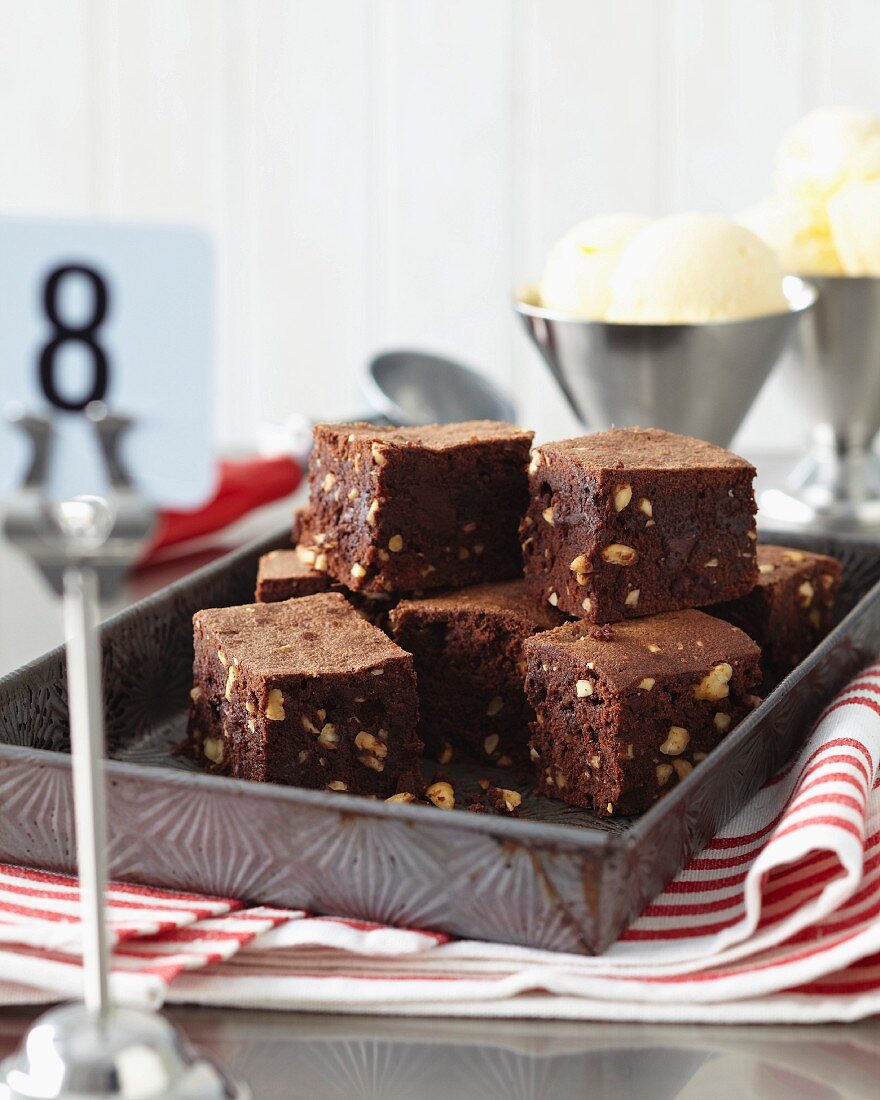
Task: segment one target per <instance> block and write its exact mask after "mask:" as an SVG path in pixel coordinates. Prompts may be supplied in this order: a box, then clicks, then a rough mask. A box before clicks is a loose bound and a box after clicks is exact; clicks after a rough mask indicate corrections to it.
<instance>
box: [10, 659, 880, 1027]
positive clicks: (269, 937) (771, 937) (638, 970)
mask: <svg viewBox="0 0 880 1100" xmlns="http://www.w3.org/2000/svg"><path fill="white" fill-rule="evenodd" d="M878 761H880V664H875V665H872V666H870V667H869V668H867V669H865V670H864V672H862V673H861V674H860V675H859V676H858V677H857V678H856V679H855V680H854V681H853V682H851V683H850V684H849V685H848V687H847V688H846V689H845V691H843V692H842V693H841V695H840V696H839V697H838V698H837V699H836V700H835V701H834V702H833V703H832V704H831V705H830V706H829V707H828V708H827V710H826V711H825V713H824V715H823V716H822V717H821V718H820V720H819V722H818V723H817V725H816V727H815V728H814V730H813V731H812V733H811V735H810V737H809V738H808V740H807V743H806V745H805V747H804V749H803V750H802V752H801V753H800V755H799V756H798V757H797V759H796V760H795V761H793V762H792V764H791V765H790V766H789V768H788V769H787V770H786V771H785V772H784V773H783V774H782V775H779V776H777V777H776V778H775V779H774V780H772V781H771V782H770V783H768V784H767V786H766V787H765V788H764V789H763V790H762V791H760V792H759V793H758V794H757V795H756V796H755V798H753V799H752V801H751V802H750V803H749V804H748V806H746V807H745V809H743V810H742V811H741V812H740V813H739V814H738V815H737V816H736V817H735V818H734V819H733V820H732V821H731V822H730V823H729V824H728V826H727V827H726V828H725V829H724V830H723V832H721V833H720V834H719V835H718V836H717V837H716V838H715V839H714V840H713V841H712V842H711V843H710V844H708V845H707V847H706V848H705V850H704V851H703V852H701V853H700V855H699V856H698V857H697V858H695V859H694V860H692V861H691V863H690V864H689V866H687V867H686V868H685V869H684V870H683V871H682V872H681V873H680V874H679V875H678V877H677V878H676V879H675V880H674V881H673V882H672V883H671V884H670V885H669V887H668V888H667V889H666V890H665V891H664V892H663V894H661V895H660V897H658V898H657V899H656V900H655V901H654V902H653V904H651V905H650V906H648V908H647V909H646V910H645V912H644V913H643V914H642V916H641V917H640V918H639V920H638V921H636V923H635V924H634V925H633V926H632V927H631V928H630V929H629V931H628V932H626V933H625V935H624V936H623V937H622V938H621V939H620V941H618V943H616V944H615V945H614V946H613V947H612V948H611V949H610V950H609V951H608V952H606V953H605V955H603V956H601V957H597V958H590V957H583V956H579V955H565V954H556V953H553V952H548V951H537V950H531V949H529V948H523V947H514V946H506V945H499V944H489V943H477V942H469V941H464V940H453V939H451V938H450V937H448V936H445V935H443V934H442V933H437V932H426V931H418V930H404V929H397V928H387V927H384V926H381V925H376V924H371V923H368V922H364V921H358V920H350V919H346V918H343V917H316V916H311V915H309V914H306V913H304V912H293V911H290V910H281V909H273V908H268V907H263V906H261V907H254V908H243V907H242V906H241V905H240V904H239V903H238V902H237V901H235V900H234V899H231V898H208V897H198V896H193V895H189V894H180V893H175V892H170V891H165V890H151V889H148V888H143V887H135V886H123V885H116V886H114V887H113V888H112V890H111V891H110V894H109V899H108V900H109V906H110V908H109V920H110V927H111V931H112V938H113V942H114V944H115V951H114V959H113V973H112V979H111V980H112V989H113V992H114V994H115V996H116V997H117V998H118V999H119V1000H122V1001H130V1002H136V1003H141V1004H152V1005H158V1004H160V1003H162V1002H163V1001H168V1002H190V1003H197V1004H213V1005H231V1006H248V1007H259V1008H284V1009H307V1010H310V1011H316V1010H317V1011H328V1012H331V1011H332V1012H358V1013H364V1012H373V1013H392V1014H413V1015H459V1016H460V1015H473V1016H542V1017H560V1018H590V1019H614V1020H622V1019H628V1020H693V1021H698V1022H703V1021H706V1022H708V1021H715V1022H742V1021H759V1022H771V1021H773V1022H781V1021H804V1022H814V1021H823V1020H825V1021H827V1020H852V1019H857V1018H860V1017H863V1016H867V1015H870V1014H872V1013H874V1012H877V1011H880V920H878V919H877V918H878V915H880V785H878V778H877V777H878ZM77 903H78V892H77V883H76V881H75V880H73V879H70V878H67V877H65V876H60V875H49V874H45V873H43V872H39V871H33V870H25V869H23V868H18V867H10V866H3V867H0V1002H5V1003H21V1002H24V1001H35V1000H51V999H57V998H58V997H59V996H61V997H71V996H76V995H78V993H79V989H80V982H81V971H80V957H79V944H80V927H79V922H78V906H77Z"/></svg>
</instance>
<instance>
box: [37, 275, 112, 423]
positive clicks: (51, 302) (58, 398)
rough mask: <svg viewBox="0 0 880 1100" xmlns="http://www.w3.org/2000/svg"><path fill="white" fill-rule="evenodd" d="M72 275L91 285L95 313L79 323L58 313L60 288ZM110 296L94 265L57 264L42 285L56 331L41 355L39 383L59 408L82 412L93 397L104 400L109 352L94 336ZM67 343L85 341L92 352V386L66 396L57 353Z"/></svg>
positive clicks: (48, 399) (45, 305) (102, 318)
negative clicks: (58, 376)
mask: <svg viewBox="0 0 880 1100" xmlns="http://www.w3.org/2000/svg"><path fill="white" fill-rule="evenodd" d="M71 275H73V276H81V277H82V278H84V279H86V280H88V282H89V283H90V284H91V288H92V316H91V317H90V318H89V319H88V320H86V321H83V323H82V324H78V325H71V324H68V323H67V321H65V320H63V318H61V317H60V316H59V315H58V291H59V288H60V286H61V283H62V281H63V280H64V279H66V278H68V276H71ZM108 297H109V296H108V294H107V284H106V283H105V282H104V280H103V278H102V277H101V276H100V275H99V274H98V272H97V271H95V270H94V269H93V268H91V267H84V266H82V265H81V264H68V265H66V266H65V267H56V268H55V270H54V271H53V272H51V273H50V275H49V277H48V278H47V279H46V282H45V283H44V285H43V309H44V310H45V313H46V316H47V317H48V318H49V320H50V321H51V322H52V325H53V327H54V335H53V337H52V339H51V340H50V341H49V343H48V344H46V346H45V347H44V348H43V351H42V353H41V355H40V385H41V387H42V390H43V393H44V395H45V397H46V400H47V401H49V402H50V403H51V404H52V405H54V406H55V408H56V409H64V410H65V411H67V412H82V410H83V409H84V408H85V407H86V406H87V405H89V404H90V403H91V402H92V401H103V399H104V397H105V395H106V393H107V387H108V385H109V381H110V378H109V369H108V366H107V356H106V354H105V352H104V349H103V348H102V347H101V346H100V345H99V344H98V343H97V341H96V339H95V336H96V334H97V331H98V328H99V327H100V325H101V322H102V321H103V320H104V318H105V317H106V316H107V303H108ZM67 343H77V344H83V345H84V346H85V347H86V348H88V350H89V352H90V353H91V356H92V368H93V370H92V384H91V387H90V388H89V389H87V390H86V391H85V392H84V393H83V394H82V395H81V396H78V397H65V396H64V395H63V394H62V393H61V392H60V390H59V389H58V386H57V384H56V377H55V375H56V373H57V372H56V369H55V359H56V353H57V352H58V350H59V348H61V347H62V345H63V344H67Z"/></svg>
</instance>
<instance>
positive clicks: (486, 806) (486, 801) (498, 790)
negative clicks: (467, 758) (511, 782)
mask: <svg viewBox="0 0 880 1100" xmlns="http://www.w3.org/2000/svg"><path fill="white" fill-rule="evenodd" d="M480 786H481V787H482V786H483V781H482V780H481V781H480ZM521 804H522V795H520V793H519V791H509V790H506V789H505V788H504V787H494V786H492V784H491V783H489V784H488V785H487V786H486V787H485V788H484V789H482V790H481V791H480V793H479V794H477V795H475V796H474V797H473V798H472V799H471V800H470V802H469V803H468V807H467V808H468V809H469V810H470V812H471V813H474V814H506V815H507V816H508V817H518V816H519V808H520V806H521Z"/></svg>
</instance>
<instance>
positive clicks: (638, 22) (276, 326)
mask: <svg viewBox="0 0 880 1100" xmlns="http://www.w3.org/2000/svg"><path fill="white" fill-rule="evenodd" d="M878 56H880V0H0V151H2V155H0V210H3V211H7V212H9V211H20V212H28V213H35V212H37V213H41V212H52V213H64V214H87V215H101V216H104V215H109V216H113V217H120V218H148V219H157V220H173V221H194V222H198V223H200V224H202V225H204V226H205V227H207V228H208V230H209V231H210V232H211V233H212V234H213V235H214V237H215V239H216V242H217V246H218V250H219V255H220V260H221V264H220V279H219V287H220V315H221V316H220V324H221V339H222V355H221V361H220V362H219V363H218V380H219V385H218V401H217V409H216V423H217V431H218V439H219V440H220V442H221V443H222V444H223V445H224V446H227V447H246V446H248V445H249V444H250V443H252V441H253V439H254V437H255V433H256V430H257V426H258V425H259V423H260V421H262V420H267V419H269V420H271V419H277V418H279V417H280V416H281V415H282V414H283V413H285V412H287V411H299V412H302V413H305V414H307V415H310V416H316V417H327V416H341V415H344V414H354V413H356V412H358V411H361V402H360V399H359V395H358V392H357V382H356V379H357V371H358V369H359V367H360V366H361V365H362V364H363V363H364V361H365V360H366V359H367V358H368V357H369V356H370V355H371V354H372V353H373V352H375V351H376V350H378V349H380V348H382V347H384V346H389V345H401V344H410V345H419V346H424V347H428V348H432V349H436V350H439V351H445V352H447V353H451V354H453V355H455V356H458V357H460V358H462V359H463V360H465V361H467V362H470V363H472V364H474V365H477V366H479V367H481V368H483V369H485V370H486V371H487V372H489V373H490V374H491V375H492V376H493V377H494V378H495V379H496V380H497V381H498V382H499V383H500V384H502V385H504V386H506V387H508V388H509V389H511V390H513V391H515V393H516V396H517V399H518V401H519V404H520V419H521V420H522V421H523V422H526V423H528V424H530V425H532V426H536V427H537V428H538V429H539V431H540V432H541V434H542V435H545V436H546V435H549V434H557V433H559V432H563V431H564V432H568V431H569V430H571V429H573V424H572V421H571V420H570V418H569V416H568V414H567V413H566V411H565V409H564V408H563V406H562V403H561V400H560V399H558V398H557V396H556V395H555V394H554V393H553V392H552V390H551V389H550V387H549V386H548V385H547V383H546V379H545V376H544V374H543V372H542V368H541V366H540V365H539V363H538V361H537V358H536V356H535V355H534V353H533V352H532V350H531V349H530V348H529V347H527V346H526V343H525V337H524V336H523V335H522V334H521V332H520V331H519V329H518V328H517V327H516V325H515V324H514V320H513V317H512V313H511V309H510V304H509V299H510V293H511V289H512V288H513V286H514V285H515V284H516V283H517V282H521V281H523V280H524V279H526V278H529V277H533V276H534V275H535V274H536V273H537V272H538V271H539V270H540V267H541V263H542V259H543V255H544V253H545V251H546V250H547V248H548V247H549V245H550V244H551V243H552V242H553V240H554V239H555V238H556V237H557V236H558V235H559V234H560V233H561V232H562V231H564V230H565V229H566V228H567V227H568V225H569V224H570V223H572V222H574V221H576V220H578V219H579V218H582V217H584V216H586V215H588V214H590V213H594V212H598V211H602V210H611V209H624V208H628V209H633V210H642V211H645V212H647V213H661V212H666V211H673V210H682V209H690V208H695V209H705V210H717V211H720V212H733V211H735V210H737V209H738V208H740V207H741V206H743V205H745V204H747V203H749V202H751V201H753V200H754V199H755V198H757V197H758V196H759V195H760V194H761V193H762V192H763V191H764V190H766V188H767V185H768V181H769V175H770V171H771V166H772V156H773V151H774V148H775V145H776V143H777V140H778V138H779V136H780V134H781V133H782V131H783V130H784V129H785V127H786V126H788V125H789V124H790V123H791V122H793V121H794V120H795V119H796V118H797V117H798V116H799V115H800V114H801V113H803V112H804V111H805V110H807V109H809V108H810V107H813V106H816V105H819V104H821V103H835V102H837V103H840V102H850V103H857V104H864V105H867V106H871V107H874V108H876V109H880V62H878ZM781 412H782V413H783V414H784V415H780V413H781ZM801 430H802V425H801V424H800V423H799V422H798V419H797V417H796V415H795V414H794V413H793V412H792V409H791V403H790V401H789V400H788V397H787V395H786V393H785V391H784V390H783V388H782V386H781V385H780V383H779V381H778V380H777V381H776V382H775V383H771V385H770V387H768V390H767V391H765V393H764V395H762V398H761V401H760V403H759V406H758V407H757V408H756V410H755V411H754V413H753V414H752V416H751V418H750V420H749V422H748V423H747V425H746V428H745V430H744V432H743V433H742V435H741V437H740V445H741V446H742V447H743V448H744V449H746V450H749V451H756V450H761V449H767V448H768V447H770V446H791V445H792V444H793V443H795V442H796V441H797V440H798V438H799V434H800V432H801Z"/></svg>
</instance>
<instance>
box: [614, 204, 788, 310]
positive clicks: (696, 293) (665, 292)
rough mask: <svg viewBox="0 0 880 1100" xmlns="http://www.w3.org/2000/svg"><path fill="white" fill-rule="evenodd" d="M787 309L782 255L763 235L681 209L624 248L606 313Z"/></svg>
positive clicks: (651, 226) (732, 223)
mask: <svg viewBox="0 0 880 1100" xmlns="http://www.w3.org/2000/svg"><path fill="white" fill-rule="evenodd" d="M787 309H788V303H787V301H786V298H785V295H784V294H783V292H782V269H781V267H780V265H779V260H778V259H777V257H776V254H775V253H774V251H773V250H772V249H771V248H770V247H769V246H768V245H767V244H765V243H764V241H762V240H761V239H760V238H759V237H757V236H756V235H755V234H754V233H752V232H751V231H750V230H748V229H746V228H744V227H743V226H741V225H737V224H736V223H735V222H731V221H728V220H727V219H726V218H721V217H717V216H716V215H714V214H676V215H674V216H672V217H668V218H661V219H660V220H658V221H655V222H652V223H651V224H650V225H648V226H647V227H646V228H644V229H642V230H641V232H639V233H637V234H636V235H635V236H634V237H633V238H632V240H631V241H630V242H629V244H628V245H627V246H626V247H625V248H624V250H623V252H622V253H621V255H620V259H619V261H618V263H617V266H616V267H615V269H614V272H613V274H612V276H611V304H610V306H609V309H608V313H607V319H608V320H609V321H617V322H624V323H633V324H677V323H701V322H705V321H731V320H735V319H737V318H744V317H757V316H761V315H764V314H768V313H780V312H783V311H785V310H787Z"/></svg>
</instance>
